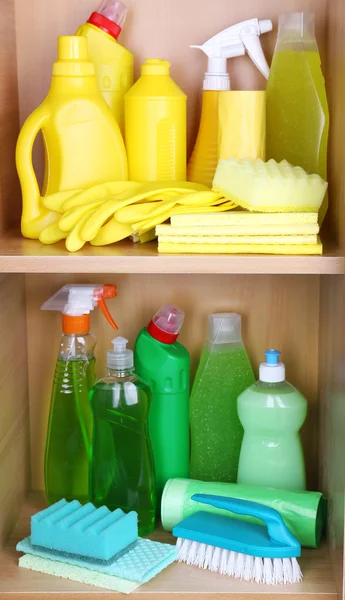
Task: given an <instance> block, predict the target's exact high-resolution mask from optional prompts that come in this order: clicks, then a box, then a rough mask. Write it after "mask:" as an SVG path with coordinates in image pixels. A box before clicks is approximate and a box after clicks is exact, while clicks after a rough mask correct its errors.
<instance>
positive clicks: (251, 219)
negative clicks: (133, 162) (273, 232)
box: [170, 210, 318, 227]
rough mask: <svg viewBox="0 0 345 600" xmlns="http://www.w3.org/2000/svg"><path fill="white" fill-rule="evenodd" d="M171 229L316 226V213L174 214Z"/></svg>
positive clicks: (243, 211) (237, 211) (238, 211)
mask: <svg viewBox="0 0 345 600" xmlns="http://www.w3.org/2000/svg"><path fill="white" fill-rule="evenodd" d="M170 222H171V225H172V227H219V226H220V225H221V226H222V227H227V226H229V225H253V226H254V225H255V226H256V225H305V224H309V225H310V224H314V225H315V224H317V222H318V215H317V213H308V212H290V213H255V212H248V211H246V210H232V211H231V212H219V213H217V214H213V215H210V214H203V213H200V214H198V215H195V214H174V215H173V216H172V217H171V219H170Z"/></svg>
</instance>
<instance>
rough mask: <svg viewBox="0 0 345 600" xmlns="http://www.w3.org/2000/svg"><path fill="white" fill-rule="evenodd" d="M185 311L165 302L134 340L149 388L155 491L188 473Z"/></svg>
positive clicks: (140, 365)
mask: <svg viewBox="0 0 345 600" xmlns="http://www.w3.org/2000/svg"><path fill="white" fill-rule="evenodd" d="M183 320H184V312H183V311H182V310H181V309H180V308H178V307H177V306H174V305H172V304H165V305H164V306H162V307H161V308H160V309H159V311H158V312H157V313H156V314H155V316H154V317H153V319H152V321H151V322H150V323H149V325H148V327H147V328H144V329H142V331H141V332H140V333H139V336H138V338H137V341H136V343H135V349H134V353H135V364H136V368H137V371H138V373H139V375H140V376H141V377H142V378H143V379H145V381H147V382H148V384H149V386H150V388H151V390H152V405H151V410H150V419H149V425H150V438H151V441H152V448H153V454H154V461H155V469H156V483H157V494H158V497H159V499H160V496H161V494H162V491H163V488H164V486H165V484H166V482H167V481H168V479H170V478H171V477H188V475H189V372H190V357H189V353H188V350H186V348H184V346H182V344H180V343H179V342H178V341H177V338H178V335H179V333H180V330H181V327H182V325H183Z"/></svg>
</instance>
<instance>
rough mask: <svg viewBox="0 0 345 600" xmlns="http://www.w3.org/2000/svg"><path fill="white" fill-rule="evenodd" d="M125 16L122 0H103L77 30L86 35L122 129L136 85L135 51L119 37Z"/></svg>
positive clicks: (105, 93)
mask: <svg viewBox="0 0 345 600" xmlns="http://www.w3.org/2000/svg"><path fill="white" fill-rule="evenodd" d="M126 17H127V8H126V6H125V5H124V4H122V2H119V0H103V1H102V4H101V6H100V7H99V9H98V10H97V11H96V12H93V13H92V15H91V16H90V18H89V20H88V21H87V23H85V25H82V26H81V27H80V28H79V29H78V31H77V35H84V36H85V37H87V40H88V46H89V56H90V59H91V60H92V62H93V63H94V64H95V68H96V77H97V83H98V88H99V90H100V92H101V94H102V96H103V98H104V100H105V101H106V102H107V103H108V105H109V107H110V108H111V110H112V112H113V115H114V116H115V119H116V121H117V122H118V124H119V126H120V129H121V131H122V133H124V128H125V100H124V98H125V94H126V92H128V90H129V89H130V88H131V87H132V85H133V55H132V54H131V53H130V52H129V51H128V50H126V48H124V47H123V46H121V45H120V44H119V43H118V41H117V39H118V37H119V35H120V33H121V30H122V28H123V26H124V24H125V21H126Z"/></svg>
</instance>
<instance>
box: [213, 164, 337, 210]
mask: <svg viewBox="0 0 345 600" xmlns="http://www.w3.org/2000/svg"><path fill="white" fill-rule="evenodd" d="M213 190H215V191H217V192H219V193H222V194H224V196H225V197H226V198H229V199H230V200H232V201H233V202H236V204H238V205H239V206H242V207H243V208H247V209H248V210H253V211H258V212H318V211H319V209H320V206H321V204H322V200H323V198H324V196H325V194H326V190H327V183H326V182H325V181H324V180H323V179H322V178H321V177H319V175H308V174H307V173H306V171H304V170H303V169H302V168H301V167H293V166H292V165H290V164H289V163H288V162H287V161H286V160H283V161H282V162H280V163H277V162H276V161H275V160H273V159H271V160H269V161H268V162H264V161H263V160H261V159H260V158H258V159H257V160H250V159H248V158H244V159H243V160H237V159H236V158H229V159H228V160H224V159H221V160H220V161H219V163H218V167H217V171H216V174H215V177H214V180H213Z"/></svg>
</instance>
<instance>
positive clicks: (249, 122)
mask: <svg viewBox="0 0 345 600" xmlns="http://www.w3.org/2000/svg"><path fill="white" fill-rule="evenodd" d="M271 30H272V22H271V21H269V20H264V21H258V19H249V20H247V21H243V22H241V23H237V24H236V25H233V26H232V27H228V28H227V29H224V31H221V32H220V33H218V34H217V35H215V36H214V37H212V38H211V39H210V40H208V41H207V42H205V44H203V45H202V46H191V48H198V49H200V50H202V51H203V52H204V53H205V54H206V55H207V56H208V68H207V73H206V74H205V79H204V85H203V90H204V91H203V99H202V111H201V121H200V128H199V133H198V136H197V139H196V143H195V146H194V150H193V153H192V155H191V157H190V160H189V163H188V169H187V178H188V180H189V181H194V182H197V183H203V184H204V185H207V186H209V187H211V186H212V181H213V177H214V174H215V171H216V168H217V164H218V161H219V159H220V158H225V159H228V158H230V157H234V158H238V159H240V158H253V159H255V158H262V159H265V135H266V114H265V111H266V102H265V92H261V91H229V90H230V77H229V75H228V72H227V68H226V61H227V59H228V58H234V57H236V56H243V55H244V54H245V53H246V52H247V53H248V55H249V56H250V58H251V59H252V61H253V62H254V64H255V65H256V67H257V68H258V69H259V71H260V72H261V73H262V74H263V75H264V76H265V77H266V79H267V78H268V74H269V67H268V64H267V61H266V59H265V56H264V53H263V51H262V48H261V44H260V39H259V37H260V35H261V34H263V33H266V32H268V31H271Z"/></svg>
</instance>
